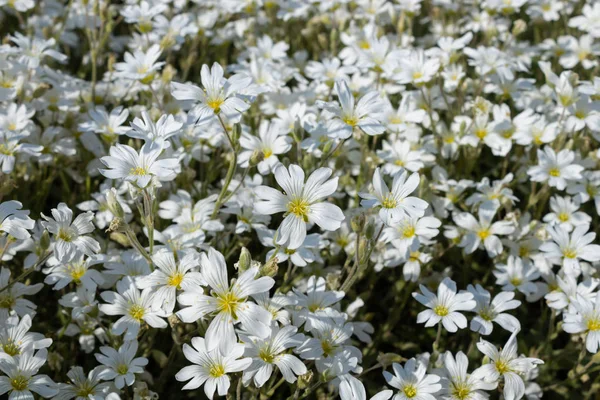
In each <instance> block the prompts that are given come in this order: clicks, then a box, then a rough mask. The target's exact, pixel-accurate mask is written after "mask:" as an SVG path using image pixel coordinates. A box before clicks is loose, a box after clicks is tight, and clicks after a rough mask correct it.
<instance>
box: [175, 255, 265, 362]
mask: <svg viewBox="0 0 600 400" xmlns="http://www.w3.org/2000/svg"><path fill="white" fill-rule="evenodd" d="M200 266H201V273H202V277H203V278H204V280H205V281H206V283H207V284H208V286H209V287H210V289H211V293H210V294H211V295H210V296H207V295H205V294H204V291H203V290H202V288H196V289H192V290H188V291H185V292H184V293H182V294H180V295H179V296H178V297H177V301H179V303H180V304H182V305H184V306H187V307H185V308H183V309H182V310H180V311H178V312H177V316H178V317H179V318H180V319H181V320H182V321H183V322H187V323H191V322H195V321H197V320H199V319H201V318H204V317H205V316H208V315H214V318H213V319H212V321H211V323H210V325H209V327H208V330H207V331H206V335H205V338H206V347H207V348H208V349H209V350H210V351H212V350H213V349H215V348H216V347H219V348H220V349H221V351H222V352H224V353H226V352H227V351H228V349H227V346H229V345H230V344H231V343H235V342H236V335H235V331H234V325H235V324H237V323H241V325H242V327H243V328H244V330H246V331H247V332H248V333H250V334H252V335H254V336H258V337H260V338H264V337H266V336H268V335H269V333H270V331H271V330H270V325H271V320H272V315H271V313H269V312H268V311H267V310H265V309H264V308H262V307H260V306H258V305H256V304H255V303H252V302H250V301H249V300H248V297H249V296H251V295H253V294H258V293H263V292H266V291H268V290H269V289H271V288H272V287H273V285H274V284H275V281H274V280H273V278H270V277H268V276H263V277H260V278H258V279H256V275H257V274H258V267H252V268H249V269H248V270H247V271H245V272H243V273H242V274H241V275H240V276H239V277H238V279H237V280H235V281H233V283H231V284H230V283H229V280H228V278H227V265H226V264H225V258H224V257H223V255H222V254H221V253H219V252H218V251H216V250H215V249H213V248H212V247H211V248H209V249H208V255H207V254H206V253H202V255H201V256H200Z"/></svg>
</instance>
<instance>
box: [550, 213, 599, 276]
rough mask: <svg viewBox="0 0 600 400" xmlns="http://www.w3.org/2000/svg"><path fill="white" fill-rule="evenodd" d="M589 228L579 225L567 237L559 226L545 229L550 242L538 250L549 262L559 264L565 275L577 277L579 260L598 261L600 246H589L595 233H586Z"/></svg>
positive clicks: (579, 269) (565, 232)
mask: <svg viewBox="0 0 600 400" xmlns="http://www.w3.org/2000/svg"><path fill="white" fill-rule="evenodd" d="M589 228H590V227H589V225H579V226H577V227H576V228H575V230H574V231H573V232H572V233H571V234H570V235H569V233H567V231H565V230H564V229H563V228H561V227H560V226H556V227H554V228H552V227H547V228H546V230H547V231H548V233H549V234H550V236H551V237H552V241H548V242H546V243H544V244H542V245H541V246H540V250H541V251H543V252H544V256H545V257H547V258H548V259H549V260H551V261H553V262H554V263H555V264H561V265H562V267H563V269H564V271H565V273H567V274H574V275H575V276H577V275H579V272H580V271H581V267H580V263H579V260H585V261H590V262H593V261H599V260H600V246H599V245H597V244H591V243H592V242H593V241H594V239H596V233H595V232H588V229H589Z"/></svg>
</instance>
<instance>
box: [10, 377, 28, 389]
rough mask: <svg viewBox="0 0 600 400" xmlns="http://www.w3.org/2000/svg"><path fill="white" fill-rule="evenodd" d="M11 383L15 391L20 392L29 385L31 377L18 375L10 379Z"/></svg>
mask: <svg viewBox="0 0 600 400" xmlns="http://www.w3.org/2000/svg"><path fill="white" fill-rule="evenodd" d="M10 385H11V386H12V388H13V389H14V390H15V391H18V392H20V391H22V390H25V389H27V386H29V378H26V377H24V376H23V375H17V376H15V377H14V378H12V379H11V380H10Z"/></svg>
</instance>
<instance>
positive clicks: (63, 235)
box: [56, 228, 73, 242]
mask: <svg viewBox="0 0 600 400" xmlns="http://www.w3.org/2000/svg"><path fill="white" fill-rule="evenodd" d="M56 236H57V237H58V238H59V239H62V240H64V241H65V242H70V241H71V240H73V234H72V233H71V231H70V230H69V229H68V228H67V229H63V228H60V229H59V230H58V235H56Z"/></svg>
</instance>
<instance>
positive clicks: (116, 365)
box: [95, 340, 148, 389]
mask: <svg viewBox="0 0 600 400" xmlns="http://www.w3.org/2000/svg"><path fill="white" fill-rule="evenodd" d="M137 350H138V342H137V340H130V341H126V342H125V343H123V345H122V346H121V347H119V350H118V351H117V350H115V349H113V348H112V347H108V346H102V347H100V352H101V353H96V354H95V356H96V359H97V360H98V362H99V363H100V364H103V365H105V366H106V370H105V371H104V372H103V373H102V379H104V380H109V381H112V380H114V384H115V386H116V387H117V389H122V388H123V387H125V385H127V386H131V385H133V383H134V382H135V374H141V373H142V372H144V368H143V367H144V366H145V365H147V364H148V359H147V358H144V357H137V358H135V353H136V352H137Z"/></svg>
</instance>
